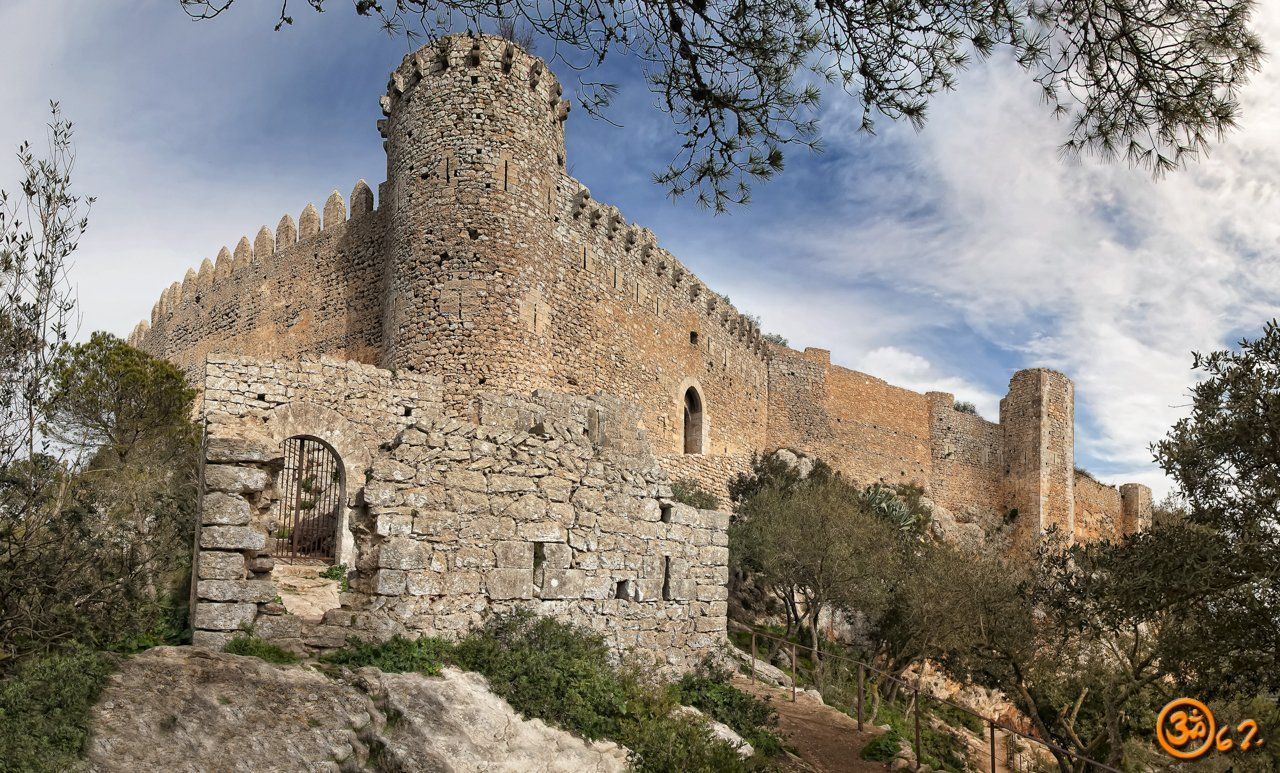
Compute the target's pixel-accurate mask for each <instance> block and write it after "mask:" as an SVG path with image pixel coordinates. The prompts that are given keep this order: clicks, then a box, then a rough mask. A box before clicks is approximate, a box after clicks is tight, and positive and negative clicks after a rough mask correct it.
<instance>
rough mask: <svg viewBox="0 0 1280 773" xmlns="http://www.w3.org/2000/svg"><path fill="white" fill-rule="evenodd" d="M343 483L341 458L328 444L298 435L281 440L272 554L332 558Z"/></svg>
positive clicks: (316, 558)
mask: <svg viewBox="0 0 1280 773" xmlns="http://www.w3.org/2000/svg"><path fill="white" fill-rule="evenodd" d="M343 484H344V481H343V470H342V460H341V459H340V458H339V457H338V454H337V453H336V452H335V451H334V450H333V448H332V447H330V445H329V444H328V443H326V442H324V441H323V440H319V439H317V438H313V437H306V436H301V435H300V436H296V437H291V438H289V439H288V440H286V441H284V470H283V471H281V473H280V478H279V484H278V486H279V493H280V510H279V516H278V518H277V521H276V523H275V524H274V525H273V527H272V530H271V539H270V549H271V554H272V555H273V556H275V557H276V558H279V559H283V560H286V561H289V560H297V559H312V560H320V561H328V562H330V563H332V562H333V561H335V560H336V558H337V543H338V525H339V524H340V523H341V521H342V499H343Z"/></svg>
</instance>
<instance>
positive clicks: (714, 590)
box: [698, 585, 729, 601]
mask: <svg viewBox="0 0 1280 773" xmlns="http://www.w3.org/2000/svg"><path fill="white" fill-rule="evenodd" d="M727 598H729V588H728V587H727V586H724V585H699V586H698V601H724V600H725V599H727Z"/></svg>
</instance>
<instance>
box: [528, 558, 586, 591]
mask: <svg viewBox="0 0 1280 773" xmlns="http://www.w3.org/2000/svg"><path fill="white" fill-rule="evenodd" d="M585 589H586V573H585V572H583V571H582V570H581V569H554V568H552V567H545V566H544V567H543V569H542V587H541V588H540V589H539V593H538V595H539V596H540V597H542V598H544V599H576V598H581V597H582V594H583V592H584V591H585Z"/></svg>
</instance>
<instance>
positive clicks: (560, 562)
mask: <svg viewBox="0 0 1280 773" xmlns="http://www.w3.org/2000/svg"><path fill="white" fill-rule="evenodd" d="M542 558H543V561H542V565H543V566H545V567H550V568H552V569H568V568H569V564H571V563H572V562H573V548H571V547H569V546H568V545H566V544H564V543H563V542H544V543H542Z"/></svg>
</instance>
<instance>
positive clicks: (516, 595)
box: [484, 569, 533, 601]
mask: <svg viewBox="0 0 1280 773" xmlns="http://www.w3.org/2000/svg"><path fill="white" fill-rule="evenodd" d="M484 580H485V592H486V593H487V594H488V596H489V598H490V599H493V600H495V601H496V600H505V599H527V598H532V597H533V575H532V573H530V572H528V571H525V570H523V569H492V570H490V571H488V572H486V573H485V576H484Z"/></svg>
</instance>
